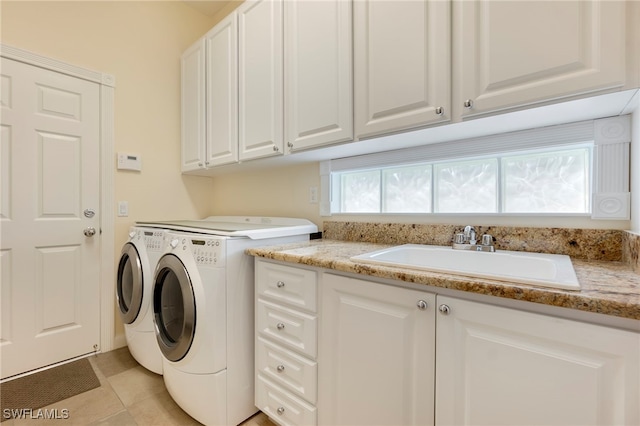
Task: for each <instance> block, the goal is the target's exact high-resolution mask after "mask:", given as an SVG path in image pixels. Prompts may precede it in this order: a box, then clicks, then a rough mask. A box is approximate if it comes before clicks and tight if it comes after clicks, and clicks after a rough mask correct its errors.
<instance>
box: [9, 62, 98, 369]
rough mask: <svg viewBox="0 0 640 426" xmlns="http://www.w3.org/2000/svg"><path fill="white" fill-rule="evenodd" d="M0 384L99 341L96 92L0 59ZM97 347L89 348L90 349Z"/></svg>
mask: <svg viewBox="0 0 640 426" xmlns="http://www.w3.org/2000/svg"><path fill="white" fill-rule="evenodd" d="M0 99H1V103H2V132H1V133H0V135H1V137H2V140H1V143H0V145H1V153H2V159H1V161H0V163H1V164H2V172H1V175H0V177H1V178H2V184H1V188H2V197H1V199H0V201H1V205H0V212H1V217H0V220H1V227H2V230H1V232H2V293H1V296H2V301H1V305H2V340H1V341H0V350H1V351H2V365H1V368H2V377H3V378H5V377H8V376H12V375H15V374H19V373H22V372H25V371H28V370H32V369H35V368H39V367H43V366H46V365H49V364H53V363H56V362H60V361H63V360H66V359H70V358H74V357H77V356H79V355H83V354H86V353H90V352H93V351H94V350H95V349H94V345H98V344H99V341H100V279H99V272H100V253H99V246H100V244H99V242H100V241H99V239H100V234H99V232H98V233H97V234H96V235H95V236H93V237H85V235H84V233H83V230H84V229H85V228H87V227H94V228H96V229H99V227H100V216H99V214H96V215H95V216H94V217H92V218H87V217H85V216H84V215H83V210H84V209H87V208H91V209H93V210H94V211H96V212H99V211H100V205H99V194H100V191H99V182H100V181H99V179H100V174H99V173H100V163H99V141H100V140H99V129H100V121H99V117H100V115H99V113H100V110H99V102H100V97H99V85H98V84H97V83H92V82H88V81H85V80H82V79H78V78H74V77H70V76H67V75H63V74H59V73H56V72H53V71H47V70H44V69H41V68H38V67H34V66H30V65H26V64H22V63H19V62H16V61H12V60H9V59H2V95H1V96H0ZM96 347H97V346H96Z"/></svg>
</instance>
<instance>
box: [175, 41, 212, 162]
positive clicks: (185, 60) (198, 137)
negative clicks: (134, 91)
mask: <svg viewBox="0 0 640 426" xmlns="http://www.w3.org/2000/svg"><path fill="white" fill-rule="evenodd" d="M180 69H181V73H182V87H181V98H182V103H181V115H182V153H181V154H182V171H183V172H188V171H193V170H198V169H201V168H204V161H205V140H206V139H205V138H206V126H205V90H204V87H205V42H204V39H200V40H198V41H197V42H196V43H195V44H193V45H192V46H191V47H189V49H187V50H186V51H185V52H184V53H183V54H182V58H181V61H180Z"/></svg>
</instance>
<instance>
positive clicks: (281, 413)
mask: <svg viewBox="0 0 640 426" xmlns="http://www.w3.org/2000/svg"><path fill="white" fill-rule="evenodd" d="M278 414H280V415H283V414H284V407H278Z"/></svg>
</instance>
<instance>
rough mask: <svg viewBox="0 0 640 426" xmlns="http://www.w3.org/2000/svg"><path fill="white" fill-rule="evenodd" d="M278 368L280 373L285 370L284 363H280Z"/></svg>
mask: <svg viewBox="0 0 640 426" xmlns="http://www.w3.org/2000/svg"><path fill="white" fill-rule="evenodd" d="M276 370H278V373H282V372H283V371H284V365H282V364H280V365H279V366H277V367H276Z"/></svg>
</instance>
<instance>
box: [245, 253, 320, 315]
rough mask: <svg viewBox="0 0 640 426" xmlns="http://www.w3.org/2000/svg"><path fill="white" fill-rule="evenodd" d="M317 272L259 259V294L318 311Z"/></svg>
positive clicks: (257, 286)
mask: <svg viewBox="0 0 640 426" xmlns="http://www.w3.org/2000/svg"><path fill="white" fill-rule="evenodd" d="M316 282H317V278H316V272H315V271H309V270H307V269H300V268H292V267H290V266H282V265H276V264H274V263H268V262H262V261H257V264H256V292H257V294H258V295H259V296H269V297H271V298H272V299H275V300H278V301H281V302H283V303H288V304H290V305H292V306H295V307H297V308H301V309H306V310H308V311H311V312H316V306H317V302H316V287H317V286H316Z"/></svg>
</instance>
